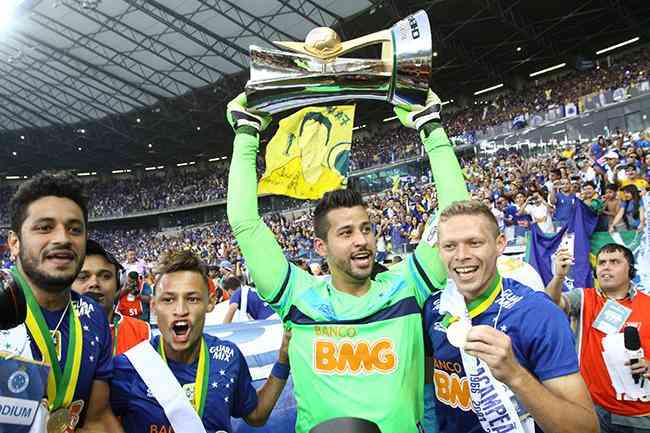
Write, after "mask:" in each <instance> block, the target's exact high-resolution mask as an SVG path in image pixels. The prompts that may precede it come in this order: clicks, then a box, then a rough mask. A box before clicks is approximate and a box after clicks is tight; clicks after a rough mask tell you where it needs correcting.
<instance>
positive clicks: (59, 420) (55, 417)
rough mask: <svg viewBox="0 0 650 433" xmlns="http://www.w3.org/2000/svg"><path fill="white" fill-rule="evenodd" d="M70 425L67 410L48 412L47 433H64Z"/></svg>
mask: <svg viewBox="0 0 650 433" xmlns="http://www.w3.org/2000/svg"><path fill="white" fill-rule="evenodd" d="M69 425H70V412H69V411H68V409H67V408H63V407H62V408H60V409H57V410H55V411H54V412H50V418H49V419H48V420H47V433H65V432H66V431H67V430H68V426H69Z"/></svg>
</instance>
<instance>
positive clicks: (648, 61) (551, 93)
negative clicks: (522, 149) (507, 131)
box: [446, 49, 650, 136]
mask: <svg viewBox="0 0 650 433" xmlns="http://www.w3.org/2000/svg"><path fill="white" fill-rule="evenodd" d="M649 76H650V49H642V50H638V51H634V52H632V53H629V54H627V55H623V56H621V57H619V58H617V59H615V60H614V62H613V63H612V64H611V65H609V66H608V65H604V64H601V65H599V66H597V67H595V68H593V69H590V70H587V71H570V72H566V73H563V74H560V75H556V76H554V77H551V78H549V79H546V80H543V81H542V80H540V81H533V82H530V83H528V84H527V85H526V86H525V87H523V88H522V89H521V90H520V91H517V90H515V89H507V90H505V91H503V92H501V93H498V94H496V96H494V97H491V98H490V97H486V98H485V99H483V100H481V101H480V102H479V101H477V102H476V103H475V104H473V105H470V106H469V107H467V108H466V109H464V110H460V111H458V112H456V113H454V115H453V116H451V117H448V118H447V120H446V122H447V123H446V127H447V132H448V133H449V135H450V136H455V135H461V134H463V133H466V132H471V131H485V129H486V128H487V127H489V126H494V125H499V124H501V123H504V122H512V120H513V118H514V117H515V116H518V115H520V114H524V113H534V112H541V111H545V110H547V109H548V108H549V107H550V106H552V105H554V104H565V103H568V102H573V103H577V100H578V98H579V97H581V96H585V95H590V94H592V93H598V92H600V91H608V90H614V89H617V88H619V87H627V86H629V85H631V84H633V83H636V82H639V81H643V80H646V79H648V77H649Z"/></svg>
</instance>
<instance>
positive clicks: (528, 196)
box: [91, 131, 650, 266]
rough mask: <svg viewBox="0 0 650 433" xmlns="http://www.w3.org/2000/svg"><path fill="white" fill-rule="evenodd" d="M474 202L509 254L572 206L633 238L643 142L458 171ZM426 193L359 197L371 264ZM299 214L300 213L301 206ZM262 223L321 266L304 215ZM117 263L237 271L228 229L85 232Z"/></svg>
mask: <svg viewBox="0 0 650 433" xmlns="http://www.w3.org/2000/svg"><path fill="white" fill-rule="evenodd" d="M462 165H463V170H464V172H465V175H466V179H467V185H468V189H469V190H470V192H471V195H472V198H474V199H477V200H481V201H483V202H485V203H486V204H488V205H489V206H490V207H491V208H492V209H493V212H494V214H495V216H496V217H497V220H498V221H499V224H500V226H501V228H502V230H504V232H505V233H506V235H507V238H508V241H509V244H510V245H516V244H518V243H522V242H524V241H525V238H526V235H527V233H528V231H529V230H530V228H531V226H532V224H533V223H537V224H538V225H539V227H540V229H542V231H545V232H548V233H552V232H554V231H555V230H557V228H559V227H561V226H562V224H565V223H566V219H567V213H570V212H571V208H572V206H575V203H576V200H583V201H584V202H585V203H586V204H587V205H588V206H590V207H591V208H592V209H593V210H594V212H596V213H597V214H598V215H599V218H600V220H599V223H598V228H597V230H602V231H607V230H610V231H614V230H641V229H642V228H643V221H642V217H641V214H642V213H643V203H642V200H641V197H640V194H641V193H643V192H645V189H646V188H647V186H648V185H649V183H648V182H650V134H635V135H631V134H629V133H626V132H620V131H619V132H617V134H615V135H614V136H613V137H611V138H601V139H599V140H598V142H595V143H588V142H584V143H571V144H570V145H567V146H562V147H557V148H554V149H551V150H550V151H548V152H544V153H539V154H536V155H530V154H527V155H523V154H521V153H520V152H518V151H512V152H509V153H505V152H499V153H497V154H496V155H492V156H489V157H487V156H486V157H481V158H472V159H469V160H464V161H462ZM436 199H437V198H436V190H435V186H434V185H433V184H423V183H421V182H406V183H404V182H402V184H401V185H399V188H395V189H389V190H386V191H383V192H381V193H376V194H370V195H368V196H366V201H367V205H368V209H369V213H370V217H371V220H372V223H373V226H374V229H375V233H376V236H377V253H378V254H377V260H378V261H380V262H384V261H386V262H391V261H393V260H395V259H396V257H398V256H399V257H402V256H404V255H405V254H408V253H409V252H410V251H412V250H413V249H414V248H415V245H417V243H418V242H419V240H420V239H421V237H422V235H423V231H424V225H425V222H426V221H427V220H428V218H429V215H431V212H432V211H433V210H434V209H435V207H436ZM303 204H304V203H303ZM264 220H265V221H266V223H267V224H268V225H269V227H270V228H271V230H272V231H273V232H274V234H275V235H276V238H277V239H278V241H279V243H280V245H281V246H282V248H283V249H284V251H285V254H286V255H287V256H288V257H289V258H291V259H301V260H305V261H306V262H319V260H320V259H319V258H318V257H316V256H315V255H314V248H313V243H312V242H313V238H314V234H313V224H312V214H311V211H310V210H309V209H303V210H301V211H297V212H292V213H284V214H282V213H277V212H273V213H266V214H265V215H264ZM91 237H94V238H96V239H97V240H99V241H100V242H101V243H102V244H104V245H105V246H107V247H108V248H109V249H110V250H112V251H115V252H116V254H117V255H118V257H119V258H121V259H124V257H123V255H124V254H125V253H126V251H127V250H128V249H134V250H135V251H136V252H137V254H138V257H140V258H142V259H143V260H145V261H146V262H148V263H153V262H154V261H155V260H156V258H157V257H158V256H159V255H160V254H161V253H162V252H163V251H164V250H165V249H167V248H178V247H186V248H191V249H192V250H194V251H195V252H196V253H198V254H199V255H200V256H201V257H202V258H204V259H205V260H206V262H207V263H209V264H210V265H211V266H218V265H219V263H221V262H222V261H224V260H226V261H228V262H230V263H238V262H242V257H241V253H240V251H239V249H238V248H237V244H236V242H235V240H234V237H233V236H232V232H231V231H230V227H229V226H228V224H227V223H226V222H225V218H224V220H221V221H217V222H215V223H214V224H208V225H199V226H193V227H184V228H180V229H177V230H173V231H165V232H157V231H149V230H119V229H116V230H111V231H91Z"/></svg>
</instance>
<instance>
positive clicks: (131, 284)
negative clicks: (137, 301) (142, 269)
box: [127, 271, 140, 295]
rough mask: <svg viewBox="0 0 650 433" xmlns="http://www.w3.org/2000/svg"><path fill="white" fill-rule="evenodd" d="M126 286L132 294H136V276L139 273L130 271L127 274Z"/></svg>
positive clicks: (137, 276)
mask: <svg viewBox="0 0 650 433" xmlns="http://www.w3.org/2000/svg"><path fill="white" fill-rule="evenodd" d="M128 276H129V279H128V286H127V288H128V289H129V290H130V291H131V293H132V294H134V295H137V294H138V278H139V277H140V275H139V274H138V273H137V272H136V271H131V272H129V274H128Z"/></svg>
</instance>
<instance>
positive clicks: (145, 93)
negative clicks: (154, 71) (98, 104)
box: [14, 32, 160, 105]
mask: <svg viewBox="0 0 650 433" xmlns="http://www.w3.org/2000/svg"><path fill="white" fill-rule="evenodd" d="M15 34H18V35H19V36H20V37H21V38H23V39H25V40H27V41H29V44H28V45H31V46H33V49H34V50H36V51H39V52H41V53H42V54H44V55H45V56H47V57H49V58H51V59H53V60H56V61H58V62H60V63H62V64H64V65H67V66H69V63H70V62H72V63H73V64H75V66H76V69H78V70H80V71H83V74H84V75H88V76H91V77H94V79H95V80H96V81H98V82H100V83H102V84H104V85H107V86H109V87H112V88H114V89H115V91H116V92H122V93H126V92H124V89H125V88H129V89H131V90H136V91H137V93H132V94H128V93H126V94H127V95H129V97H130V98H131V99H133V100H134V101H138V102H139V104H141V105H152V104H154V103H155V102H157V101H158V100H159V99H160V95H158V94H156V93H154V92H152V91H150V90H147V89H143V88H142V87H139V86H137V85H135V84H134V83H131V82H129V81H128V80H125V79H124V78H122V77H120V76H119V75H116V74H114V73H112V72H109V71H107V70H104V69H102V68H100V67H99V66H97V65H93V64H92V63H90V62H87V61H86V60H83V59H80V58H78V57H76V56H74V55H72V54H70V53H66V52H65V51H64V50H62V49H60V48H58V47H55V46H53V45H50V44H49V43H47V42H45V41H43V40H41V39H38V38H36V37H35V36H33V35H29V34H25V33H19V32H16V33H15ZM15 34H14V35H15ZM43 47H45V48H46V49H47V51H43V49H42V48H43ZM77 64H81V65H83V66H84V67H85V68H79V67H78V66H77ZM91 70H92V72H89V71H91Z"/></svg>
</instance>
